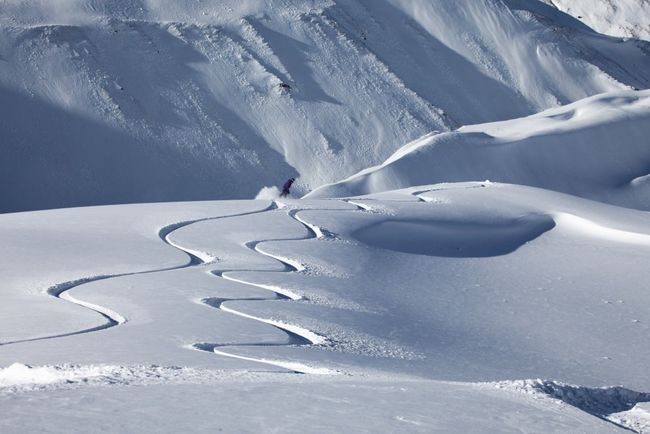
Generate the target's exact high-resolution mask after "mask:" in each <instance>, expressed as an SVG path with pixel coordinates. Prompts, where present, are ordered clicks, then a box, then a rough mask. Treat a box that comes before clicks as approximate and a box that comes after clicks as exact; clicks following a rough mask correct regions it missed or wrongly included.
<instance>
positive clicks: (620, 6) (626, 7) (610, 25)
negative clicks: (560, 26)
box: [542, 0, 650, 41]
mask: <svg viewBox="0 0 650 434" xmlns="http://www.w3.org/2000/svg"><path fill="white" fill-rule="evenodd" d="M542 1H544V2H545V3H547V4H549V5H552V6H554V7H556V8H558V9H559V10H561V11H563V12H566V13H567V14H569V15H572V16H574V17H575V18H577V19H579V20H580V21H582V22H584V23H585V24H587V25H588V26H589V27H591V28H592V29H594V30H596V31H597V32H600V33H604V34H606V35H611V36H619V37H625V38H636V39H643V40H645V41H650V2H648V0H542Z"/></svg>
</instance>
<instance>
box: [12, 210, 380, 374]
mask: <svg viewBox="0 0 650 434" xmlns="http://www.w3.org/2000/svg"><path fill="white" fill-rule="evenodd" d="M350 203H351V204H353V205H356V206H357V208H358V209H359V210H363V211H369V207H366V206H362V205H360V204H357V203H352V202H350ZM278 208H279V207H278V204H277V203H276V202H273V203H272V204H271V205H270V206H268V207H267V208H265V209H262V210H258V211H250V212H245V213H238V214H230V215H225V216H219V217H206V218H200V219H194V220H186V221H182V222H177V223H173V224H170V225H167V226H165V227H163V228H161V229H160V230H159V231H158V236H159V237H160V239H161V240H162V241H163V242H164V243H165V244H168V245H170V246H172V247H174V248H176V249H178V250H181V251H182V252H184V253H186V254H187V255H188V256H189V258H190V260H189V262H188V263H186V264H183V265H179V266H174V267H166V268H158V269H153V270H146V271H139V272H131V273H119V274H111V275H100V276H94V277H88V278H81V279H76V280H72V281H68V282H63V283H60V284H57V285H54V286H52V287H51V288H49V289H48V290H47V293H48V294H49V295H51V296H52V297H55V298H58V299H61V300H64V301H67V302H70V303H73V304H76V305H78V306H81V307H83V308H86V309H90V310H92V311H93V312H96V313H98V314H99V315H101V316H102V317H103V318H104V319H105V320H106V322H105V323H104V324H101V325H98V326H95V327H90V328H86V329H82V330H76V331H72V332H68V333H59V334H55V335H49V336H41V337H34V338H28V339H21V340H15V341H10V342H3V343H0V345H11V344H18V343H24V342H33V341H42V340H49V339H55V338H62V337H67V336H74V335H79V334H84V333H92V332H96V331H101V330H105V329H108V328H111V327H115V326H118V325H120V324H124V323H125V322H127V319H126V318H125V317H124V316H122V315H121V314H120V313H118V312H116V311H113V310H111V309H109V308H107V307H104V306H100V305H97V304H93V303H90V302H87V301H84V300H81V299H77V298H74V297H72V296H71V295H70V294H69V291H70V290H72V289H75V288H79V287H81V286H83V285H85V284H88V283H92V282H97V281H101V280H107V279H114V278H118V277H123V276H135V275H143V274H151V273H157V272H163V271H170V270H178V269H182V268H188V267H194V266H199V265H204V264H209V263H210V262H213V261H214V260H215V259H216V258H214V257H212V256H211V255H209V254H207V253H205V252H200V251H196V250H193V249H190V248H187V247H183V246H181V245H179V244H177V243H175V242H174V241H172V240H171V239H170V238H169V236H170V235H171V234H172V233H173V232H174V231H176V230H178V229H181V228H183V227H186V226H189V225H191V224H194V223H199V222H203V221H208V220H218V219H224V218H230V217H241V216H245V215H251V214H259V213H263V212H266V211H270V210H273V209H278ZM300 211H303V210H302V209H292V210H290V211H289V212H288V213H287V215H288V216H289V217H290V218H292V219H294V220H296V221H297V222H299V223H300V224H302V225H303V226H304V227H306V228H307V229H308V231H309V235H308V236H306V237H301V238H284V239H266V240H257V241H250V242H247V243H246V244H245V245H246V247H248V248H249V249H251V250H253V251H255V252H257V253H259V254H262V255H264V256H267V257H269V258H272V259H274V260H276V261H278V262H279V263H281V264H282V265H283V266H284V270H282V271H277V272H280V273H292V272H297V271H302V270H304V269H305V267H304V266H303V265H302V264H301V263H299V262H298V261H294V260H292V259H290V258H286V257H282V256H278V255H275V254H272V253H269V252H265V251H264V250H262V249H261V248H260V247H259V245H260V244H261V243H264V242H272V241H294V240H295V241H297V240H308V239H325V238H329V236H330V234H329V232H328V231H326V230H324V229H322V228H319V227H318V226H316V225H313V224H311V223H309V222H307V221H305V220H303V219H301V218H300V217H298V216H297V214H298V213H299V212H300ZM229 271H237V272H241V271H246V270H225V271H219V272H211V273H212V274H213V275H214V276H216V277H220V278H223V279H227V280H230V281H233V282H237V283H241V284H245V285H250V286H254V287H257V288H262V289H265V290H268V291H270V292H272V293H273V296H272V297H269V298H230V299H224V298H214V297H212V298H205V299H203V300H201V303H203V304H205V305H206V306H210V307H212V308H216V309H219V310H222V311H223V312H227V313H229V314H232V315H237V316H240V317H244V318H247V319H250V320H254V321H258V322H262V323H265V324H268V325H270V326H272V327H275V328H277V329H279V330H282V331H283V332H284V333H286V334H287V336H288V342H287V343H281V344H273V343H236V342H232V343H195V344H193V345H192V348H194V349H196V350H201V351H208V352H211V353H215V354H219V355H222V356H225V357H232V358H237V359H242V360H247V361H255V362H259V363H264V364H269V365H273V366H278V367H282V368H285V369H288V370H290V371H293V372H295V373H301V374H305V373H309V374H332V373H333V372H332V371H330V370H328V369H324V368H317V367H313V366H308V365H304V364H302V363H298V362H290V361H283V360H268V359H262V358H252V357H246V356H240V355H237V354H233V353H229V352H226V351H223V350H221V349H220V348H223V347H229V346H230V347H232V346H307V345H321V344H324V343H326V342H327V339H326V338H325V337H323V336H320V335H318V334H317V333H314V332H312V331H310V330H307V329H305V328H302V327H299V326H296V325H293V324H287V323H284V322H281V321H276V320H272V319H265V318H260V317H256V316H253V315H249V314H246V313H244V312H240V311H237V310H235V309H232V308H229V307H227V306H225V305H224V303H225V302H227V301H262V300H278V301H281V300H294V301H297V300H303V299H304V297H302V296H300V295H299V294H296V293H295V292H293V291H291V290H289V289H286V288H281V287H277V286H271V285H264V284H256V283H251V282H247V281H244V280H241V279H236V278H234V277H231V276H228V275H227V273H228V272H229ZM248 271H256V270H248Z"/></svg>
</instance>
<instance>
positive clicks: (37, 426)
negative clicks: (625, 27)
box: [0, 183, 650, 433]
mask: <svg viewBox="0 0 650 434" xmlns="http://www.w3.org/2000/svg"><path fill="white" fill-rule="evenodd" d="M0 239H1V240H2V243H0V299H1V300H2V303H0V309H1V310H0V411H1V412H2V414H3V417H2V418H0V431H2V432H3V433H30V432H42V431H48V432H53V433H63V432H66V433H69V432H88V431H97V432H99V431H110V432H116V431H117V432H133V433H135V432H138V433H143V432H144V433H148V432H178V431H179V430H181V431H188V432H192V431H201V432H215V431H218V430H219V429H222V430H225V431H237V432H260V431H277V432H319V433H321V432H332V431H333V430H340V431H345V432H369V431H372V432H375V431H389V432H401V431H408V432H485V431H489V432H522V431H524V432H536V431H541V432H590V433H591V432H616V430H617V429H618V426H617V425H615V424H614V423H617V424H619V423H620V424H623V425H625V426H627V427H631V428H635V429H641V428H642V427H644V426H647V423H646V422H647V419H645V418H646V415H647V412H646V409H647V404H646V403H647V402H649V401H650V393H649V392H650V377H649V376H648V370H647V366H648V359H649V358H650V341H649V339H650V334H649V333H648V323H647V318H649V317H650V293H649V292H648V290H647V282H648V280H649V279H650V269H649V268H648V267H647V264H648V260H649V259H650V223H649V222H648V218H647V213H645V212H641V211H637V210H631V209H625V208H620V207H616V206H612V205H606V204H603V203H599V202H593V201H589V200H586V199H580V198H576V197H574V196H569V195H565V194H561V193H557V192H552V191H546V190H541V189H537V188H532V187H523V186H514V185H506V184H497V183H493V184H490V185H487V186H486V187H483V186H481V184H480V183H458V184H451V185H446V186H444V188H441V186H439V185H429V186H417V187H414V188H410V189H406V190H398V191H391V192H386V193H380V194H376V195H371V196H364V197H360V198H356V199H354V200H351V201H348V200H305V199H303V200H282V201H276V202H274V203H270V202H267V201H224V202H209V203H205V202H203V203H202V202H199V203H166V204H150V205H122V206H105V207H91V208H81V209H65V210H54V211H40V212H30V213H14V214H5V215H1V216H0ZM179 397H182V398H179ZM608 420H612V421H613V422H614V423H609V422H607V421H608ZM89 427H91V428H89ZM640 427H641V428H640Z"/></svg>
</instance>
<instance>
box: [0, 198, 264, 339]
mask: <svg viewBox="0 0 650 434" xmlns="http://www.w3.org/2000/svg"><path fill="white" fill-rule="evenodd" d="M274 208H275V204H274V203H272V204H271V205H269V206H268V207H266V208H264V209H262V210H258V211H249V212H245V213H237V214H229V215H225V216H218V217H204V218H200V219H194V220H185V221H182V222H177V223H172V224H170V225H167V226H164V227H162V228H161V229H159V230H158V236H159V237H160V239H161V240H162V241H163V242H164V243H165V244H168V245H170V246H172V247H174V248H176V249H178V250H181V251H183V252H185V253H187V254H188V255H189V257H190V261H189V262H188V263H187V264H183V265H178V266H174V267H165V268H157V269H154V270H145V271H136V272H132V273H119V274H110V275H99V276H93V277H85V278H81V279H76V280H70V281H67V282H63V283H59V284H56V285H54V286H51V287H50V288H48V289H47V290H46V293H47V294H48V295H50V296H52V297H54V298H58V299H61V300H64V301H67V302H70V303H73V304H76V305H78V306H81V307H83V308H86V309H90V310H92V311H94V312H97V313H98V314H100V315H101V316H102V317H104V318H105V319H106V322H105V323H104V324H101V325H98V326H95V327H90V328H86V329H83V330H76V331H73V332H69V333H59V334H56V335H50V336H39V337H34V338H27V339H19V340H14V341H9V342H0V346H4V345H13V344H19V343H24V342H34V341H43V340H49V339H56V338H63V337H68V336H75V335H80V334H84V333H92V332H96V331H101V330H106V329H108V328H111V327H115V326H118V325H120V324H124V323H125V322H127V319H126V318H125V317H124V316H122V315H121V314H120V313H118V312H115V311H114V310H112V309H109V308H107V307H105V306H100V305H97V304H94V303H90V302H87V301H84V300H81V299H78V298H75V297H73V296H71V295H70V294H69V293H68V292H69V291H70V290H72V289H75V288H79V287H81V286H83V285H86V284H88V283H92V282H98V281H101V280H107V279H115V278H118V277H124V276H137V275H144V274H153V273H159V272H163V271H171V270H179V269H182V268H188V267H192V266H196V265H201V264H203V263H205V262H204V261H209V262H211V261H214V259H215V258H213V257H212V256H211V255H209V254H207V253H203V252H197V251H195V250H192V249H188V250H185V249H183V248H180V247H178V246H176V245H175V244H174V243H173V242H172V241H171V240H170V239H169V235H170V234H171V233H172V232H174V231H176V230H178V229H181V228H183V227H185V226H188V225H191V224H194V223H199V222H202V221H208V220H218V219H222V218H229V217H241V216H245V215H250V214H258V213H262V212H266V211H269V210H271V209H274Z"/></svg>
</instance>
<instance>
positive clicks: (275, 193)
mask: <svg viewBox="0 0 650 434" xmlns="http://www.w3.org/2000/svg"><path fill="white" fill-rule="evenodd" d="M295 181H296V178H289V179H288V180H287V181H286V182H285V183H284V184H283V185H282V192H280V189H278V187H275V186H273V187H262V189H261V190H260V191H259V192H258V193H257V195H256V196H255V199H256V200H275V199H277V198H279V197H285V196H288V195H289V194H291V191H290V190H291V186H292V185H293V183H294V182H295ZM285 192H286V193H285Z"/></svg>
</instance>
